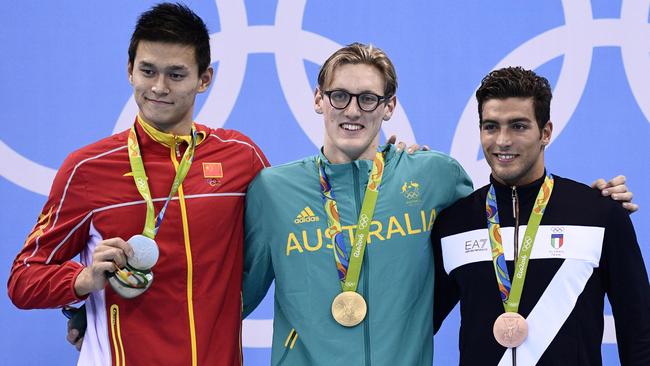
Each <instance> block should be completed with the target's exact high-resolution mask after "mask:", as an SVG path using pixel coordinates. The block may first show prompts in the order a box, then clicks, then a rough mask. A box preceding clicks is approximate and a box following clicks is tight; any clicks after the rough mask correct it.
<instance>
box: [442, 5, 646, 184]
mask: <svg viewBox="0 0 650 366" xmlns="http://www.w3.org/2000/svg"><path fill="white" fill-rule="evenodd" d="M562 7H563V8H564V16H565V24H564V25H562V26H559V27H556V28H553V29H551V30H548V31H546V32H544V33H542V34H540V35H538V36H536V37H534V38H532V39H530V40H528V41H527V42H525V43H524V44H522V45H521V46H519V47H517V48H516V49H515V50H513V51H512V52H510V54H508V55H507V56H506V57H504V58H503V59H502V60H501V61H500V62H499V63H498V64H497V65H495V66H494V69H498V68H501V67H505V66H511V65H521V66H524V67H526V68H529V69H536V68H537V67H539V66H541V65H543V64H545V63H546V62H548V61H550V60H553V59H555V58H556V57H559V56H562V55H564V59H563V62H562V68H561V70H560V75H559V77H558V81H557V84H556V86H555V88H554V90H553V94H554V95H553V101H552V102H551V103H552V108H551V109H552V110H553V115H552V116H551V120H552V121H553V136H552V139H551V143H553V141H554V140H555V139H556V138H557V137H558V136H559V135H560V133H561V132H562V130H563V129H564V127H566V125H567V123H568V122H569V120H570V119H571V116H572V115H573V112H574V111H575V110H576V108H577V106H578V104H579V102H580V98H581V97H582V93H583V92H584V90H585V86H586V84H587V80H588V78H589V72H590V69H591V60H592V52H593V49H594V47H604V46H619V47H620V49H621V57H622V59H623V67H624V70H625V74H626V76H627V81H628V84H629V86H630V89H631V91H632V94H633V95H634V98H635V99H636V102H637V105H638V106H639V108H640V109H641V111H642V112H643V114H644V115H645V117H646V120H647V121H648V122H649V123H650V84H649V83H648V82H647V78H646V77H643V75H647V72H648V70H650V57H649V56H648V51H650V49H649V47H648V42H647V40H648V39H650V24H649V23H648V11H650V0H623V1H622V4H621V17H620V18H602V19H594V18H593V12H592V9H591V2H590V1H589V0H562ZM477 108H478V104H477V102H476V100H475V98H474V96H473V95H472V96H471V97H470V98H469V101H468V102H467V105H466V106H465V109H464V110H463V114H462V115H461V118H460V120H459V121H458V124H457V127H456V132H455V134H454V138H453V141H452V145H451V151H450V155H451V156H453V157H454V158H456V159H457V160H458V161H459V162H460V164H461V165H462V166H463V168H465V170H466V171H467V172H468V174H469V175H470V176H471V177H472V180H473V182H474V186H475V187H481V186H483V185H485V184H487V183H488V177H489V176H490V167H489V166H488V164H487V163H486V162H485V159H484V158H482V159H477V158H476V156H477V152H478V151H480V146H481V144H480V141H479V134H478V127H477V120H478V117H477V113H476V110H477ZM467 146H476V147H477V148H478V149H473V148H468V147H467Z"/></svg>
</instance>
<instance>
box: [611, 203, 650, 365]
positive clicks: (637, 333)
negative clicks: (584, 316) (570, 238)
mask: <svg viewBox="0 0 650 366" xmlns="http://www.w3.org/2000/svg"><path fill="white" fill-rule="evenodd" d="M612 206H613V208H612V209H611V210H610V212H609V217H608V222H607V226H606V228H605V234H604V243H603V251H604V253H603V256H604V258H603V261H602V262H603V263H602V264H603V267H604V269H605V271H606V275H605V282H606V283H605V287H606V290H607V295H608V298H609V301H610V303H611V305H612V312H613V315H614V319H615V321H616V340H617V344H618V353H619V358H620V361H621V364H622V365H650V285H649V284H648V274H647V272H646V268H645V265H644V262H643V257H642V256H641V250H640V249H639V245H638V243H637V239H636V234H635V233H634V227H633V226H632V222H631V221H630V218H629V216H628V214H627V213H626V211H625V210H624V209H623V208H622V207H620V206H619V205H618V204H615V203H612Z"/></svg>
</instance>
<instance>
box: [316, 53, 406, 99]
mask: <svg viewBox="0 0 650 366" xmlns="http://www.w3.org/2000/svg"><path fill="white" fill-rule="evenodd" d="M346 64H353V65H356V64H365V65H370V66H374V67H376V68H377V70H379V72H381V74H382V76H383V77H384V82H385V85H384V96H386V97H389V98H390V97H392V96H393V95H395V92H396V91H397V73H396V72H395V66H393V63H392V62H391V60H390V58H388V56H387V55H386V53H385V52H384V51H383V50H382V49H381V48H379V47H375V46H373V45H372V44H368V45H365V44H363V43H358V42H355V43H351V44H349V45H347V46H345V47H343V48H340V49H339V50H337V51H336V52H334V53H333V54H332V55H331V56H330V57H329V58H328V59H327V60H326V61H325V63H324V64H323V66H322V67H321V68H320V72H319V73H318V87H319V88H320V89H321V90H323V88H325V86H326V85H329V83H330V82H331V81H332V77H333V75H334V69H336V68H337V67H339V66H341V65H346Z"/></svg>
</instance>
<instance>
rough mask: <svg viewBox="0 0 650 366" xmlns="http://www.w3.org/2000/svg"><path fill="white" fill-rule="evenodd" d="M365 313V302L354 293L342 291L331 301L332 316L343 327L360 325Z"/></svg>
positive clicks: (366, 308)
mask: <svg viewBox="0 0 650 366" xmlns="http://www.w3.org/2000/svg"><path fill="white" fill-rule="evenodd" d="M367 311H368V307H367V306H366V300H364V299H363V296H361V295H359V294H358V293H357V292H355V291H343V292H341V293H340V294H338V295H337V296H336V297H335V298H334V301H332V316H333V317H334V320H336V322H337V323H339V324H341V325H342V326H344V327H354V326H355V325H357V324H359V323H361V322H362V321H363V319H364V318H365V317H366V312H367Z"/></svg>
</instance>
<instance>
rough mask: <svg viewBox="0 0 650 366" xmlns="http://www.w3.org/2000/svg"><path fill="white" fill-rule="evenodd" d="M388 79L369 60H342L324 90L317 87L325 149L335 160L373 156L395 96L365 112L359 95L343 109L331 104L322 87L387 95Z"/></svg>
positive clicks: (317, 111) (317, 108)
mask: <svg viewBox="0 0 650 366" xmlns="http://www.w3.org/2000/svg"><path fill="white" fill-rule="evenodd" d="M385 84H386V82H385V79H384V76H383V75H382V73H381V72H380V71H379V70H378V69H377V68H376V67H374V66H371V65H368V64H343V65H340V66H338V67H336V68H335V69H334V72H333V73H332V78H331V82H330V83H329V85H325V87H324V90H320V89H317V90H316V95H315V100H314V103H315V110H316V113H319V114H322V115H323V119H324V122H325V141H324V143H323V153H324V154H325V157H327V159H328V160H329V161H330V162H332V163H334V164H340V163H346V162H350V161H354V160H358V159H369V160H372V159H373V158H374V156H375V152H376V151H377V147H378V146H379V129H380V128H381V124H382V121H387V120H389V119H390V117H391V116H392V114H393V110H394V108H395V103H396V98H395V97H394V96H393V97H391V98H390V99H389V100H388V101H386V102H381V103H380V104H379V106H378V107H377V109H375V110H374V111H372V112H365V111H363V110H361V109H360V108H359V105H358V104H357V99H356V97H352V100H351V101H350V103H349V104H348V106H347V107H346V108H344V109H336V108H334V107H332V104H331V103H330V100H329V97H328V96H327V95H325V94H323V91H331V90H345V91H347V92H348V93H352V94H360V93H373V94H376V95H379V96H383V95H384V88H385Z"/></svg>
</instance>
